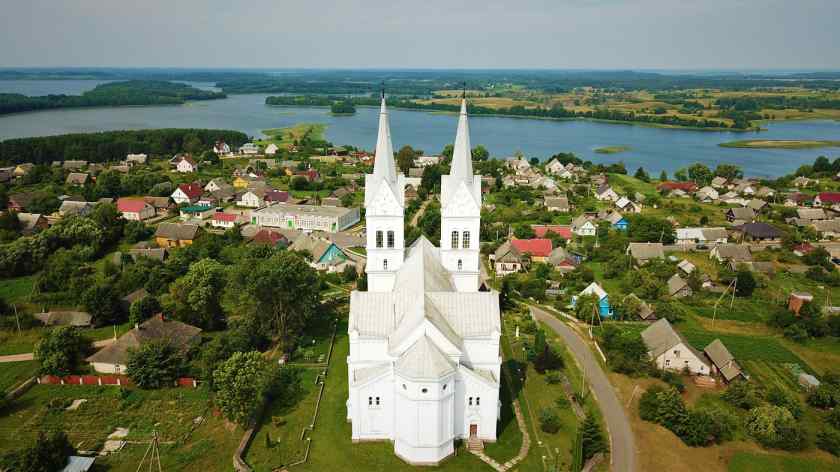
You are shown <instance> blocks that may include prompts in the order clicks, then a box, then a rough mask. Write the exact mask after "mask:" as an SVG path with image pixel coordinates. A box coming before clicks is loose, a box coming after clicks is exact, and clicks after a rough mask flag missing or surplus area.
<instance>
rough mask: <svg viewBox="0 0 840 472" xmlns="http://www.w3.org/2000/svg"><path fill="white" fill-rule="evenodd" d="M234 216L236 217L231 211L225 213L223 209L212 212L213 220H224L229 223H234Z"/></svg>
mask: <svg viewBox="0 0 840 472" xmlns="http://www.w3.org/2000/svg"><path fill="white" fill-rule="evenodd" d="M236 218H237V216H236V215H234V214H233V213H225V212H223V211H217V212H216V213H213V220H214V221H224V222H228V223H230V222H234V223H235V222H236Z"/></svg>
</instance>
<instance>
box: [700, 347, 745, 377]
mask: <svg viewBox="0 0 840 472" xmlns="http://www.w3.org/2000/svg"><path fill="white" fill-rule="evenodd" d="M703 353H705V354H706V357H708V359H709V361H710V363H711V368H712V369H711V373H712V374H713V375H720V376H721V378H723V380H724V381H725V382H726V383H729V382H732V381H733V380H735V379H736V378H739V377H746V375H745V374H744V371H743V370H742V369H741V366H740V365H739V364H738V362H736V361H735V357H733V356H732V354H730V353H729V349H726V346H724V345H723V343H722V342H721V340H720V339H715V340H714V341H712V342H711V343H709V345H708V346H706V348H705V349H703Z"/></svg>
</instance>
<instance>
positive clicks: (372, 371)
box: [353, 362, 391, 384]
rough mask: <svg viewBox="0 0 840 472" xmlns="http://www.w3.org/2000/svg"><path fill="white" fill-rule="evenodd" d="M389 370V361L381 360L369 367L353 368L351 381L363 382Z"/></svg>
mask: <svg viewBox="0 0 840 472" xmlns="http://www.w3.org/2000/svg"><path fill="white" fill-rule="evenodd" d="M390 370H391V363H390V362H383V363H381V364H376V365H373V366H370V367H362V368H359V369H354V370H353V383H355V384H360V383H365V382H367V381H368V380H371V379H374V378H376V377H379V376H380V375H382V374H384V373H385V372H388V371H390Z"/></svg>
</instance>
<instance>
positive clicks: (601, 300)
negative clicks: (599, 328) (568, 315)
mask: <svg viewBox="0 0 840 472" xmlns="http://www.w3.org/2000/svg"><path fill="white" fill-rule="evenodd" d="M593 295H594V296H595V298H596V299H597V300H598V315H600V316H601V317H602V318H608V317H611V316H613V308H612V306H611V305H610V297H609V295H607V292H606V291H605V290H604V289H603V288H602V287H601V286H600V285H598V284H597V283H596V282H592V283H590V284H589V285H587V286H586V288H585V289H583V290H581V291H580V293H578V294H577V296H574V297H572V307H574V306H576V305H577V301H578V299H579V298H580V297H588V296H593Z"/></svg>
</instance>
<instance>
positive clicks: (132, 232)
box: [123, 221, 154, 243]
mask: <svg viewBox="0 0 840 472" xmlns="http://www.w3.org/2000/svg"><path fill="white" fill-rule="evenodd" d="M153 233H154V231H152V229H151V228H149V227H148V226H146V224H145V223H143V222H142V221H129V222H128V223H126V224H125V228H123V234H124V236H125V240H126V241H127V242H129V243H137V242H140V241H145V240H146V239H148V238H149V237H150V236H151V235H152V234H153Z"/></svg>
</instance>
